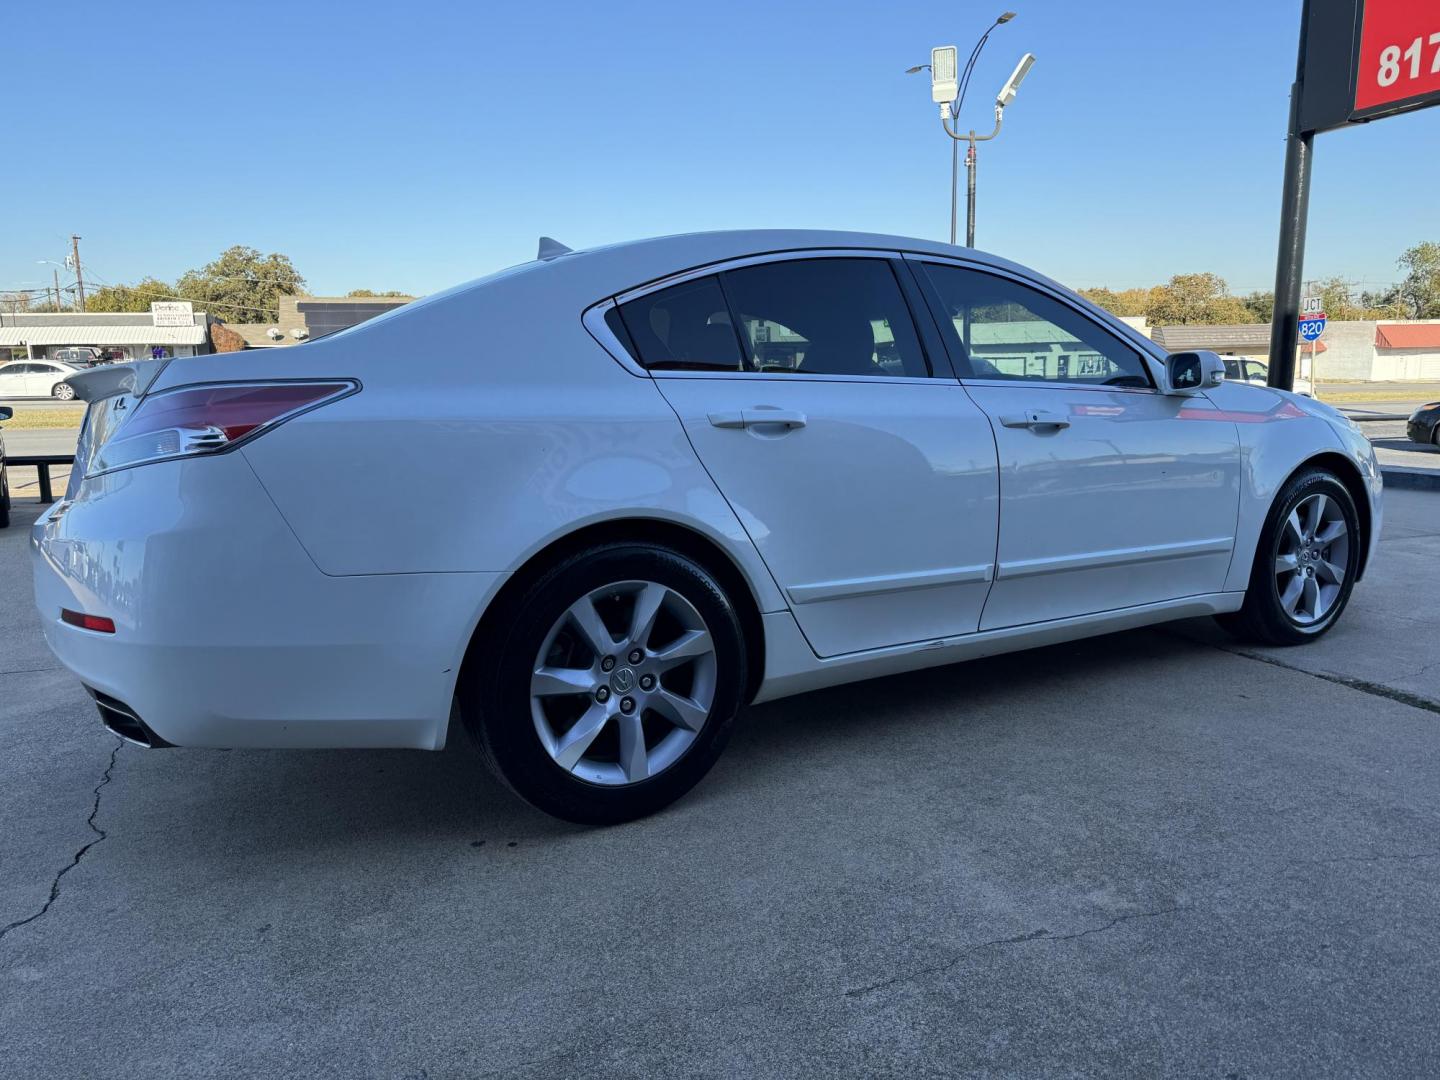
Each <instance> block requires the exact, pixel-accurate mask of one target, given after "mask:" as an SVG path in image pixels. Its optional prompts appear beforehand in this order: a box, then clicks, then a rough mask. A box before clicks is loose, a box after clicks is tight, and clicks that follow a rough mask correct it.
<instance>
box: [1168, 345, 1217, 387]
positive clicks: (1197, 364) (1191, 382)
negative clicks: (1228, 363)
mask: <svg viewBox="0 0 1440 1080" xmlns="http://www.w3.org/2000/svg"><path fill="white" fill-rule="evenodd" d="M1224 381H1225V361H1224V360H1222V359H1220V357H1219V356H1217V355H1216V354H1215V353H1213V352H1209V351H1206V350H1203V349H1202V350H1199V351H1197V352H1179V353H1171V354H1170V355H1169V356H1167V357H1166V358H1165V382H1166V386H1165V392H1166V393H1167V394H1183V395H1190V394H1198V393H1200V392H1201V391H1202V390H1212V389H1214V388H1215V387H1217V386H1219V385H1220V384H1221V383H1223V382H1224Z"/></svg>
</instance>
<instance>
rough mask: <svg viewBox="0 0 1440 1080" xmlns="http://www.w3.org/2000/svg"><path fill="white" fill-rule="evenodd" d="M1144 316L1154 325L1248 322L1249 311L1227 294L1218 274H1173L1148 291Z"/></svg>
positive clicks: (1223, 281) (1209, 324)
mask: <svg viewBox="0 0 1440 1080" xmlns="http://www.w3.org/2000/svg"><path fill="white" fill-rule="evenodd" d="M1145 316H1146V318H1148V319H1149V320H1150V322H1151V323H1152V324H1153V325H1155V326H1185V325H1190V324H1196V325H1202V326H1216V325H1224V324H1230V323H1246V322H1250V321H1251V319H1250V311H1249V309H1248V308H1246V306H1245V304H1244V303H1243V302H1242V301H1241V300H1240V299H1239V297H1235V296H1231V295H1230V289H1229V286H1227V285H1226V284H1225V279H1224V278H1222V277H1221V276H1220V275H1219V274H1208V273H1207V274H1176V275H1175V276H1174V277H1172V278H1171V279H1170V281H1169V282H1168V283H1167V284H1165V285H1157V286H1156V287H1155V288H1154V289H1152V290H1151V291H1150V300H1149V303H1148V305H1147V306H1146V308H1145Z"/></svg>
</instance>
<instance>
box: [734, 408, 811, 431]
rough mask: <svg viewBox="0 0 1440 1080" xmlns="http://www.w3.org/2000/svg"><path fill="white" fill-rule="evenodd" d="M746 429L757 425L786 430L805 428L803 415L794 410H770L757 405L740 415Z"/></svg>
mask: <svg viewBox="0 0 1440 1080" xmlns="http://www.w3.org/2000/svg"><path fill="white" fill-rule="evenodd" d="M740 415H741V417H743V418H744V421H745V426H746V427H755V426H756V425H757V424H780V425H782V426H784V427H787V428H801V427H804V426H805V414H804V413H803V412H797V411H796V410H794V409H772V408H771V407H770V406H768V405H757V406H756V407H755V408H753V409H746V410H744V411H743V412H742V413H741V414H740Z"/></svg>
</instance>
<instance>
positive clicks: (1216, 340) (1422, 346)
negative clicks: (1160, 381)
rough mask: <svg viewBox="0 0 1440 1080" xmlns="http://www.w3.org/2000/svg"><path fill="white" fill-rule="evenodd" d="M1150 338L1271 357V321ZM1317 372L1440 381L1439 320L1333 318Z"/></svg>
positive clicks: (1320, 345) (1306, 360)
mask: <svg viewBox="0 0 1440 1080" xmlns="http://www.w3.org/2000/svg"><path fill="white" fill-rule="evenodd" d="M1150 337H1151V340H1153V341H1154V342H1155V344H1157V345H1159V346H1160V347H1161V348H1163V349H1165V350H1166V351H1167V352H1183V351H1185V350H1187V349H1210V350H1213V351H1214V352H1217V353H1220V354H1222V355H1225V354H1229V355H1232V356H1253V357H1254V358H1256V359H1257V360H1267V361H1268V359H1269V353H1270V324H1269V323H1253V324H1249V325H1243V326H1155V327H1151V329H1150ZM1314 357H1315V371H1316V373H1317V374H1318V377H1319V378H1320V379H1322V380H1326V381H1333V382H1387V381H1388V382H1424V381H1429V380H1440V319H1428V320H1407V321H1404V322H1395V321H1387V322H1382V321H1377V320H1374V319H1355V320H1347V321H1344V322H1331V323H1329V324H1327V325H1326V327H1325V335H1324V336H1323V337H1322V338H1321V339H1320V340H1319V341H1318V342H1316V343H1315V349H1314ZM1300 361H1301V374H1302V375H1304V376H1306V377H1307V378H1309V377H1311V373H1310V361H1311V346H1310V343H1309V342H1301V343H1300Z"/></svg>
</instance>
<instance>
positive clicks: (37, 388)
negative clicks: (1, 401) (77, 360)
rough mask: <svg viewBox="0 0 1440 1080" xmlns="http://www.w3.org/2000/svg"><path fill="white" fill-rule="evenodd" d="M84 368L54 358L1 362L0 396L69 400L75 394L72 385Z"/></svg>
mask: <svg viewBox="0 0 1440 1080" xmlns="http://www.w3.org/2000/svg"><path fill="white" fill-rule="evenodd" d="M79 373H80V369H79V368H76V367H72V366H70V365H69V364H58V363H55V362H54V361H53V360H14V361H12V362H10V363H8V364H0V398H22V397H41V398H48V397H53V398H59V399H60V400H61V401H69V400H70V399H71V398H73V397H74V396H75V388H74V387H72V386H71V385H70V379H71V377H72V376H75V375H78V374H79Z"/></svg>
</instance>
